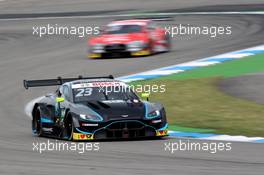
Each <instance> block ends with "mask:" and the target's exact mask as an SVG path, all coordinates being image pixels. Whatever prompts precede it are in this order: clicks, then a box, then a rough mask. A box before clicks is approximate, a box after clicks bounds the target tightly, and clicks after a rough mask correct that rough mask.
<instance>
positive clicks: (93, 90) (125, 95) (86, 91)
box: [73, 86, 138, 103]
mask: <svg viewBox="0 0 264 175" xmlns="http://www.w3.org/2000/svg"><path fill="white" fill-rule="evenodd" d="M73 98H74V102H76V103H78V102H86V101H94V100H95V101H107V100H129V99H130V100H133V99H138V97H137V96H136V94H135V93H134V92H132V90H131V89H129V88H128V87H126V88H125V89H124V87H121V86H115V87H107V88H103V87H84V88H74V89H73Z"/></svg>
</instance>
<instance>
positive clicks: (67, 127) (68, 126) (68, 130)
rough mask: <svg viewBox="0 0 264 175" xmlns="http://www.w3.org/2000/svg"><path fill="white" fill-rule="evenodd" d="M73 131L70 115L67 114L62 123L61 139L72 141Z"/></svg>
mask: <svg viewBox="0 0 264 175" xmlns="http://www.w3.org/2000/svg"><path fill="white" fill-rule="evenodd" d="M73 130H74V125H73V120H72V117H71V116H70V114H68V116H67V118H66V120H65V123H64V129H63V139H66V140H72V138H73Z"/></svg>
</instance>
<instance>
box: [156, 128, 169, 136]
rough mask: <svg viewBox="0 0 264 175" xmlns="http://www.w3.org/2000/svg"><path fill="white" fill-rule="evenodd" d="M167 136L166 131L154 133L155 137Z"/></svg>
mask: <svg viewBox="0 0 264 175" xmlns="http://www.w3.org/2000/svg"><path fill="white" fill-rule="evenodd" d="M167 135H168V130H167V129H166V130H160V131H156V136H167Z"/></svg>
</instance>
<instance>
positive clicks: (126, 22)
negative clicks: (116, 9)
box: [108, 19, 151, 26]
mask: <svg viewBox="0 0 264 175" xmlns="http://www.w3.org/2000/svg"><path fill="white" fill-rule="evenodd" d="M150 21H151V20H149V19H129V20H119V21H113V22H111V23H109V24H108V26H112V25H141V26H145V25H147V24H148V23H149V22H150Z"/></svg>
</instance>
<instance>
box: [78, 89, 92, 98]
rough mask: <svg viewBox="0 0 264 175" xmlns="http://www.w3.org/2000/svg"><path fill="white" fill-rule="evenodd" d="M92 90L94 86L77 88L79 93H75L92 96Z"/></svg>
mask: <svg viewBox="0 0 264 175" xmlns="http://www.w3.org/2000/svg"><path fill="white" fill-rule="evenodd" d="M92 92H93V89H92V88H83V89H77V94H76V95H75V97H83V96H90V95H91V94H92Z"/></svg>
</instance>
